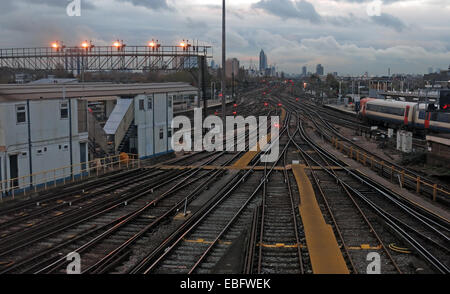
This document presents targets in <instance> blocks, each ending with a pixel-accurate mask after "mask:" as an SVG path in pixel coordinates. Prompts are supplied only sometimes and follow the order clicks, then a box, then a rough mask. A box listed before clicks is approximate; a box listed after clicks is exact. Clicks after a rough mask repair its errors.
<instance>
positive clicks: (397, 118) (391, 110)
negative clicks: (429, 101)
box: [359, 98, 450, 133]
mask: <svg viewBox="0 0 450 294" xmlns="http://www.w3.org/2000/svg"><path fill="white" fill-rule="evenodd" d="M359 116H360V117H361V118H362V119H363V120H366V121H369V122H371V123H376V124H382V125H384V126H387V127H394V128H406V129H411V130H414V131H431V132H436V133H450V112H445V111H442V110H436V109H435V108H433V105H432V106H431V107H429V106H427V105H426V104H418V103H414V102H403V101H395V100H381V99H376V98H365V99H361V102H360V108H359Z"/></svg>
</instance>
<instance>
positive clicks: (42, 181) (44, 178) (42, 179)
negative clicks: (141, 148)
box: [0, 153, 140, 201]
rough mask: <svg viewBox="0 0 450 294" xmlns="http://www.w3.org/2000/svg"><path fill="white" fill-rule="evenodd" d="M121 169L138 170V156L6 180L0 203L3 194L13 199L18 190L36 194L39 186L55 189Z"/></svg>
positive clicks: (0, 184)
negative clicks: (76, 180) (77, 180)
mask: <svg viewBox="0 0 450 294" xmlns="http://www.w3.org/2000/svg"><path fill="white" fill-rule="evenodd" d="M124 154H126V155H124ZM122 167H126V168H136V167H137V168H139V167H140V159H139V155H137V154H131V153H122V154H119V155H113V156H108V157H104V158H97V159H94V160H91V161H87V162H83V163H77V164H73V165H68V166H64V167H60V168H55V169H51V170H46V171H42V172H37V173H33V174H29V175H25V176H21V177H17V178H13V179H6V180H3V181H0V201H3V196H4V194H11V195H12V198H13V199H14V198H15V195H16V194H17V193H18V192H20V190H23V194H24V195H26V194H27V193H28V192H31V191H34V192H37V191H38V190H42V188H38V187H39V186H44V190H47V189H48V188H50V187H57V185H58V182H62V183H63V184H64V185H65V184H66V183H69V182H73V181H74V180H75V179H76V178H78V177H80V178H81V179H83V178H89V177H91V176H92V174H93V171H95V175H96V176H98V175H99V174H100V172H103V174H104V173H106V172H107V171H112V170H114V169H115V168H117V169H121V168H122ZM86 174H87V175H86Z"/></svg>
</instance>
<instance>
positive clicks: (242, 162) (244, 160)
mask: <svg viewBox="0 0 450 294" xmlns="http://www.w3.org/2000/svg"><path fill="white" fill-rule="evenodd" d="M285 117H286V110H284V108H282V109H281V118H280V124H281V123H282V122H283V121H284V118H285ZM270 138H271V134H268V135H267V139H265V137H263V138H261V139H260V141H259V142H258V143H257V144H256V150H257V151H249V152H247V153H245V154H244V155H243V156H242V157H241V158H239V160H238V161H236V162H235V163H234V165H233V166H234V167H236V168H244V167H246V166H248V165H249V163H250V162H251V161H252V160H253V158H255V156H256V155H257V154H258V153H259V152H260V151H261V148H264V147H265V146H266V145H267V144H268V142H269V141H270Z"/></svg>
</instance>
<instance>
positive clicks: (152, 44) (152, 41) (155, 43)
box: [148, 39, 161, 51]
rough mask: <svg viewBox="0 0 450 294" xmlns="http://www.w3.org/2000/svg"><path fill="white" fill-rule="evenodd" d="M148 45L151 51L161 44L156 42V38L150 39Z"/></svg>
mask: <svg viewBox="0 0 450 294" xmlns="http://www.w3.org/2000/svg"><path fill="white" fill-rule="evenodd" d="M148 47H150V49H151V50H152V51H158V50H159V48H160V47H161V44H159V43H158V40H156V41H155V40H154V39H152V40H151V41H150V42H149V43H148Z"/></svg>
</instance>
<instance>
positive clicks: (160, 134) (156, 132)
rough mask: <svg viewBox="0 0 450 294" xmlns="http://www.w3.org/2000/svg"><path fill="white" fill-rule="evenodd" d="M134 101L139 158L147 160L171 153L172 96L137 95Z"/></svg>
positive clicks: (166, 94)
mask: <svg viewBox="0 0 450 294" xmlns="http://www.w3.org/2000/svg"><path fill="white" fill-rule="evenodd" d="M134 101H135V103H134V109H135V124H136V126H137V141H138V142H137V147H138V148H137V149H138V154H139V156H140V157H141V158H148V157H151V156H156V155H160V154H164V153H168V152H171V151H172V146H171V145H172V144H171V139H172V129H171V127H170V126H171V124H172V118H173V95H172V94H169V93H165V94H152V95H138V96H136V97H135V98H134Z"/></svg>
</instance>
